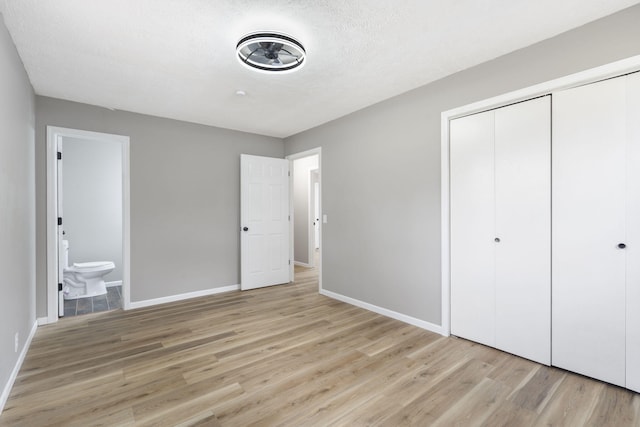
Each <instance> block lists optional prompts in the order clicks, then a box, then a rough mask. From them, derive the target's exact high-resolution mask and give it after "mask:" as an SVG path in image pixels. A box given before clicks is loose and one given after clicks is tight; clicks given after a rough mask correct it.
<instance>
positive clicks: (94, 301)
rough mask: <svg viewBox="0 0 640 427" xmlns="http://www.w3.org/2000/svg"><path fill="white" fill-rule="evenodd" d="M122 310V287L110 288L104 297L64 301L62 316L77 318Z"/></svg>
mask: <svg viewBox="0 0 640 427" xmlns="http://www.w3.org/2000/svg"><path fill="white" fill-rule="evenodd" d="M118 308H122V286H110V287H108V288H107V293H106V294H105V295H98V296H96V297H91V298H78V299H70V300H65V301H64V315H65V317H67V316H78V315H81V314H88V313H97V312H99V311H108V310H115V309H118Z"/></svg>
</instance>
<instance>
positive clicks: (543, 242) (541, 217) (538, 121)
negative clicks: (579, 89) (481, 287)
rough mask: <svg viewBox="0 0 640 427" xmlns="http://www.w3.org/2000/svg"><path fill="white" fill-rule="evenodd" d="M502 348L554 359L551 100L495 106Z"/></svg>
mask: <svg viewBox="0 0 640 427" xmlns="http://www.w3.org/2000/svg"><path fill="white" fill-rule="evenodd" d="M495 153H496V154H495V182H496V184H495V194H496V236H497V237H498V238H499V239H500V242H499V243H497V244H496V245H495V248H496V284H495V299H496V347H497V348H499V349H501V350H505V351H508V352H510V353H513V354H517V355H519V356H522V357H526V358H527V359H531V360H534V361H536V362H540V363H544V364H546V365H549V364H550V363H551V97H550V96H546V97H543V98H538V99H534V100H531V101H527V102H522V103H519V104H515V105H510V106H507V107H504V108H500V109H497V110H496V111H495Z"/></svg>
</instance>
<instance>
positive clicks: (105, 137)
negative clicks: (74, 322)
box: [46, 126, 131, 323]
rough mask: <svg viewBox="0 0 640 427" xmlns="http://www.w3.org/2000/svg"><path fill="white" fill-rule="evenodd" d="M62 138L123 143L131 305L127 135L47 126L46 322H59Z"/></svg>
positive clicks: (126, 301) (125, 290) (125, 268)
mask: <svg viewBox="0 0 640 427" xmlns="http://www.w3.org/2000/svg"><path fill="white" fill-rule="evenodd" d="M61 137H71V138H80V139H89V140H94V141H110V142H120V143H121V144H122V282H123V283H122V294H123V298H122V299H123V307H124V309H125V310H127V309H129V308H130V307H129V306H130V289H129V288H130V285H131V281H130V278H131V275H130V261H131V260H130V253H131V242H130V225H131V218H130V217H131V207H130V185H131V184H130V169H129V150H130V140H129V137H128V136H124V135H114V134H107V133H100V132H91V131H85V130H78V129H69V128H62V127H56V126H47V160H46V161H47V214H46V215H47V220H46V223H47V323H55V322H57V321H58V280H57V277H58V262H57V260H58V230H57V227H58V225H57V201H58V195H57V174H58V165H57V154H56V153H57V144H56V141H57V139H58V138H61Z"/></svg>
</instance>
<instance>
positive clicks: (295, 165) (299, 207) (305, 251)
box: [287, 148, 322, 288]
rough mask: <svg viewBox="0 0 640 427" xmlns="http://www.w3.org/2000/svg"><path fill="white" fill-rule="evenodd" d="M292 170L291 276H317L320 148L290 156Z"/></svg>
mask: <svg viewBox="0 0 640 427" xmlns="http://www.w3.org/2000/svg"><path fill="white" fill-rule="evenodd" d="M287 158H288V159H289V161H290V170H291V212H292V216H291V222H292V226H291V229H292V230H291V231H292V233H291V234H292V239H291V242H292V245H291V246H292V251H291V252H292V254H291V255H292V260H293V269H292V272H291V274H292V280H294V281H295V282H300V281H305V282H306V281H308V280H318V282H319V286H320V288H321V287H322V284H321V280H320V277H321V274H320V272H321V265H322V244H321V241H322V214H321V212H322V210H321V205H322V197H321V194H322V192H321V189H322V185H321V177H322V174H321V152H320V149H319V148H318V149H314V150H309V151H305V152H302V153H298V154H294V155H291V156H288V157H287Z"/></svg>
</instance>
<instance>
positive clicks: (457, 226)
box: [450, 111, 495, 346]
mask: <svg viewBox="0 0 640 427" xmlns="http://www.w3.org/2000/svg"><path fill="white" fill-rule="evenodd" d="M493 122H494V113H493V111H489V112H484V113H480V114H475V115H472V116H467V117H462V118H459V119H455V120H452V121H451V122H450V159H451V169H450V174H451V178H450V195H451V199H450V203H451V333H452V334H454V335H457V336H460V337H463V338H468V339H470V340H473V341H477V342H480V343H483V344H487V345H490V346H495V332H494V324H495V301H494V269H495V267H494V242H493V239H494V237H495V236H494V195H493V191H494V181H493V180H494V176H493V168H494V159H493V156H494V145H493Z"/></svg>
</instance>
